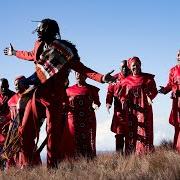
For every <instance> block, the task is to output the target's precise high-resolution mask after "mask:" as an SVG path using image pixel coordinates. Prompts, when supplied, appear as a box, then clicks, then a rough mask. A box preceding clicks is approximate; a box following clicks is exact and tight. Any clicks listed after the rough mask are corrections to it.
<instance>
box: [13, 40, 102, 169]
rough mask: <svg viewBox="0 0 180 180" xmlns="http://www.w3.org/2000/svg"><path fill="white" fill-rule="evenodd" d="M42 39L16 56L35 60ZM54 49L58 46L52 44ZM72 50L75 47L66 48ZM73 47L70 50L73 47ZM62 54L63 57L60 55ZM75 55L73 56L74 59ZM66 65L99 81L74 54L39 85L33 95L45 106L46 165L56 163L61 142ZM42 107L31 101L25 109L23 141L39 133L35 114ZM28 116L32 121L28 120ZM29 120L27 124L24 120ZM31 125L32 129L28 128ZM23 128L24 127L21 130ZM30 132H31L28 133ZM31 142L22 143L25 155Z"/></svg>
mask: <svg viewBox="0 0 180 180" xmlns="http://www.w3.org/2000/svg"><path fill="white" fill-rule="evenodd" d="M43 45H44V44H43V42H39V41H36V43H35V46H34V49H33V50H32V51H31V52H26V51H17V52H16V56H17V57H18V58H21V59H25V60H31V61H32V60H34V61H35V62H37V61H38V59H39V58H40V55H41V54H42V52H43ZM56 48H57V49H58V45H57V46H56ZM69 48H71V49H72V50H73V52H74V53H76V49H75V47H69ZM73 48H74V49H73ZM64 57H65V56H64ZM76 58H77V59H76ZM69 68H70V69H73V70H75V71H77V72H79V73H81V74H83V75H86V76H87V77H89V78H91V79H94V80H96V81H99V82H101V80H102V75H101V74H99V73H97V72H95V71H93V70H91V69H89V68H87V67H86V66H84V65H83V64H82V63H81V62H80V61H79V57H78V55H76V56H75V58H73V59H72V60H71V61H70V62H68V63H67V64H65V65H64V66H63V68H62V69H61V71H60V72H59V73H57V74H56V75H54V76H53V77H51V78H50V79H48V80H47V81H46V83H44V84H42V85H41V86H39V87H38V88H37V90H36V92H35V94H34V96H35V98H34V100H35V99H36V100H37V101H38V102H39V103H40V104H41V105H43V106H44V107H45V108H46V116H47V135H48V142H47V165H48V167H55V166H57V160H58V157H59V151H58V148H57V147H59V146H60V143H61V138H62V129H63V121H64V118H63V117H64V116H63V114H64V113H63V110H62V109H63V108H62V107H63V102H64V99H65V97H66V91H65V87H64V84H65V82H66V80H67V77H68V73H69ZM41 110H42V108H41V107H39V106H37V102H35V101H31V102H29V104H28V106H27V107H26V109H25V115H24V118H23V120H22V121H23V123H22V127H21V128H20V133H21V135H22V137H23V139H24V141H23V142H24V143H25V144H26V142H32V141H33V140H32V139H34V138H35V137H36V136H37V135H38V132H39V129H38V116H39V113H40V112H41ZM32 118H33V119H34V123H32ZM29 121H30V122H31V123H28V122H29ZM34 127H35V129H36V130H35V132H33V133H32V129H34ZM25 129H26V130H25ZM32 134H33V135H32ZM31 146H32V143H27V144H26V145H24V154H25V156H26V157H28V156H29V158H30V157H31V156H32V149H33V147H31Z"/></svg>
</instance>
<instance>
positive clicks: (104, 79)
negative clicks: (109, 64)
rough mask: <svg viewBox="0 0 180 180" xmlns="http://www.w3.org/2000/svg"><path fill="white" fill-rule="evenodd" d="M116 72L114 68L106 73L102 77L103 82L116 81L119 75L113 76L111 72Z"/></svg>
mask: <svg viewBox="0 0 180 180" xmlns="http://www.w3.org/2000/svg"><path fill="white" fill-rule="evenodd" d="M113 72H114V70H112V71H111V72H108V73H107V74H105V75H104V76H103V77H102V82H103V83H113V82H115V81H116V79H117V77H114V76H111V74H112V73H113Z"/></svg>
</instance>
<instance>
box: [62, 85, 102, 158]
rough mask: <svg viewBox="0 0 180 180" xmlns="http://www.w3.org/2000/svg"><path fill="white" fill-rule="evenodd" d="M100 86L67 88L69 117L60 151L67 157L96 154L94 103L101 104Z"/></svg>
mask: <svg viewBox="0 0 180 180" xmlns="http://www.w3.org/2000/svg"><path fill="white" fill-rule="evenodd" d="M98 91H99V88H97V87H95V86H92V85H89V84H86V85H84V86H81V87H80V86H78V85H73V86H71V87H69V88H67V90H66V92H67V96H68V99H69V108H68V109H69V110H68V119H67V122H66V125H65V129H64V135H63V141H62V145H61V147H60V151H61V152H62V154H63V156H65V157H66V158H69V157H76V156H79V155H81V156H85V157H90V158H93V157H94V156H96V117H95V113H94V109H93V107H92V105H93V103H94V104H96V105H98V106H100V102H99V95H98Z"/></svg>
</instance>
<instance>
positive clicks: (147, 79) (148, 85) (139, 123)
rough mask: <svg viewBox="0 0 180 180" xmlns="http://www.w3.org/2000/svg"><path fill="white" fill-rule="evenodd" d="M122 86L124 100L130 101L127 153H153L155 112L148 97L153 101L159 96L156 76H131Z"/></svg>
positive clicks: (143, 74)
mask: <svg viewBox="0 0 180 180" xmlns="http://www.w3.org/2000/svg"><path fill="white" fill-rule="evenodd" d="M122 85H123V93H125V96H124V98H125V100H128V101H127V102H128V104H127V107H128V109H126V112H127V121H128V135H127V137H126V148H125V149H126V152H127V153H131V152H133V151H135V153H136V154H141V153H146V152H149V151H152V150H153V149H154V146H153V112H152V106H151V105H150V104H149V103H148V97H149V98H150V99H151V100H153V99H154V98H155V97H156V95H157V88H156V84H155V81H154V75H151V74H147V73H141V74H140V75H136V76H133V75H129V76H128V77H127V78H125V79H124V81H123V82H122Z"/></svg>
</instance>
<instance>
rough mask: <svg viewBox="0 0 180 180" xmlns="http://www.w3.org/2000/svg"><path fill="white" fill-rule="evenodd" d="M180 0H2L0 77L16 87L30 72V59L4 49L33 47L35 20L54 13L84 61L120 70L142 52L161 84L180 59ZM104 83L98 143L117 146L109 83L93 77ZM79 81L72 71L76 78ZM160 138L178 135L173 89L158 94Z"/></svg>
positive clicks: (146, 66)
mask: <svg viewBox="0 0 180 180" xmlns="http://www.w3.org/2000/svg"><path fill="white" fill-rule="evenodd" d="M179 6H180V1H178V0H171V1H170V0H149V1H146V0H126V1H123V0H91V1H88V0H76V1H75V0H74V1H73V0H51V1H47V0H39V1H38V0H31V1H24V0H13V1H12V0H3V1H1V7H0V17H1V29H0V32H1V33H0V39H1V44H0V46H1V47H0V49H1V52H2V53H0V60H1V61H0V63H1V65H0V77H5V78H8V80H9V82H10V87H11V89H14V87H13V80H14V78H15V76H17V75H20V74H24V75H26V76H28V75H30V74H31V73H32V72H33V71H34V65H33V63H31V62H23V61H21V60H18V59H17V58H15V57H6V56H4V55H3V49H4V48H5V47H7V46H8V45H9V43H10V42H11V43H12V44H13V45H14V48H15V49H20V50H31V49H32V48H33V43H34V41H35V39H36V35H33V34H32V31H33V30H34V29H35V28H36V26H37V24H36V23H34V22H31V20H41V19H43V18H53V19H55V20H56V21H57V22H58V23H59V25H60V29H61V36H62V39H68V40H70V41H72V42H73V43H74V44H76V46H77V48H78V51H79V55H80V57H81V59H82V62H83V63H84V64H86V65H87V66H89V67H91V68H93V69H94V70H96V71H98V72H101V73H106V72H108V71H110V70H112V69H114V70H115V71H116V72H118V70H119V64H120V61H121V60H122V59H127V58H128V57H131V56H138V57H139V58H140V59H141V60H142V68H143V71H145V72H149V73H152V74H155V75H156V77H155V80H156V82H157V86H159V85H164V84H166V82H167V78H168V71H169V69H170V68H171V67H172V66H174V65H175V64H176V52H177V50H178V49H179V48H180V47H179V44H180V23H179ZM88 82H89V83H91V84H94V85H96V86H98V87H99V88H101V91H100V99H101V102H102V106H101V108H100V109H99V110H98V112H97V149H98V150H113V149H114V134H113V133H111V132H110V123H111V118H112V111H111V115H109V114H108V113H107V112H106V109H105V96H106V89H107V85H104V84H103V85H102V84H98V83H96V82H93V81H91V80H88ZM73 83H74V78H73V74H72V75H71V84H73ZM153 105H154V129H155V143H156V144H158V143H159V142H160V141H161V139H163V138H167V139H172V138H173V128H172V127H171V126H170V125H169V124H168V117H169V112H170V107H171V100H170V98H169V95H167V96H163V95H158V96H157V98H156V99H155V100H154V104H153Z"/></svg>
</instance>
